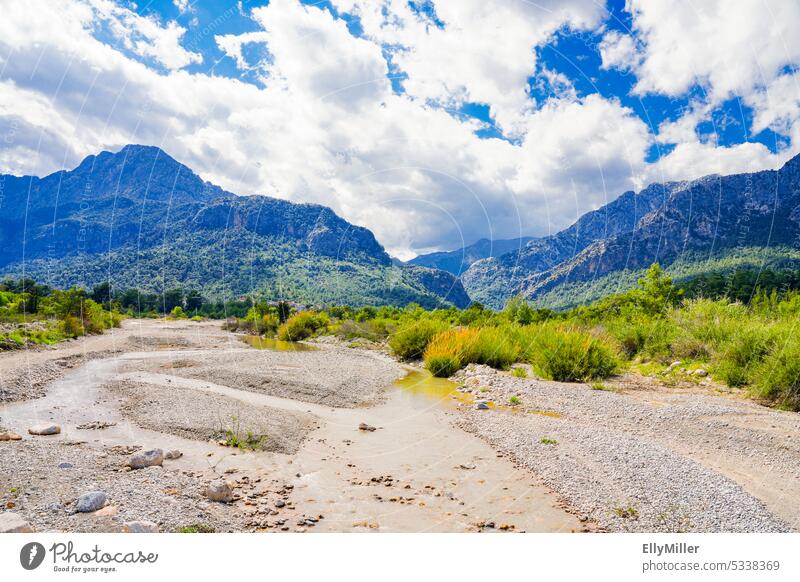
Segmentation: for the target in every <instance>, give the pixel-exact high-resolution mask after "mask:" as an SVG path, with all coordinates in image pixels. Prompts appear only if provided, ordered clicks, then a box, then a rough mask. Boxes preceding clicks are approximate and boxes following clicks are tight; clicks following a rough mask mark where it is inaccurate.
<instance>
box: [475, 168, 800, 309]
mask: <svg viewBox="0 0 800 582" xmlns="http://www.w3.org/2000/svg"><path fill="white" fill-rule="evenodd" d="M798 260H800V156H798V157H795V158H793V159H792V160H790V161H788V162H787V163H786V164H785V165H784V166H783V167H782V168H781V169H780V170H776V171H772V170H769V171H762V172H755V173H750V174H736V175H731V176H718V175H712V176H706V177H704V178H700V179H698V180H693V181H686V182H670V183H666V184H653V185H651V186H648V187H647V188H645V189H644V190H642V191H641V192H638V193H634V192H626V193H625V194H623V195H622V196H620V197H619V198H617V199H616V200H614V201H613V202H611V203H609V204H607V205H606V206H604V207H602V208H600V209H598V210H595V211H593V212H589V213H587V214H585V215H584V216H582V217H581V218H580V219H579V220H578V221H577V222H576V223H575V224H573V225H572V226H570V227H569V228H567V229H565V230H563V231H561V232H559V233H557V234H555V235H552V236H548V237H544V238H540V239H534V240H532V241H530V242H528V244H527V245H526V246H525V247H524V248H523V249H521V250H520V251H519V252H515V253H509V254H505V255H502V256H500V257H496V258H488V259H484V260H480V261H477V262H475V263H474V264H473V265H471V266H470V268H469V269H468V270H467V271H466V272H465V273H463V274H462V281H463V282H464V286H465V287H466V289H467V291H468V293H469V294H470V296H471V297H472V298H473V299H474V300H475V301H480V302H483V303H486V304H487V305H491V306H493V307H501V306H502V305H503V303H504V302H505V301H506V300H507V299H508V298H509V297H511V296H513V295H517V294H521V295H523V296H525V297H527V298H530V299H533V300H535V301H536V302H537V303H538V304H541V305H548V306H551V307H567V306H570V305H574V304H577V303H580V302H583V301H587V300H591V299H594V298H597V297H599V296H602V295H604V294H607V293H611V292H617V291H622V290H624V289H626V288H628V287H630V286H632V285H634V284H635V282H636V279H637V278H638V276H640V274H641V273H642V272H643V270H644V269H646V268H647V266H649V265H650V264H652V263H653V262H656V261H658V262H659V263H661V265H662V266H667V267H668V269H667V270H668V271H670V272H672V273H673V275H674V276H677V277H683V276H688V275H692V274H698V273H701V272H709V271H714V270H720V269H723V270H724V269H730V268H733V267H737V266H743V265H762V264H764V263H769V264H771V265H776V264H784V265H785V264H795V263H796V262H797V261H798Z"/></svg>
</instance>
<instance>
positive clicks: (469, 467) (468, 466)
mask: <svg viewBox="0 0 800 582" xmlns="http://www.w3.org/2000/svg"><path fill="white" fill-rule="evenodd" d="M458 468H459V469H465V470H467V471H469V470H472V469H474V468H475V464H474V463H462V464H460V465H459V466H458Z"/></svg>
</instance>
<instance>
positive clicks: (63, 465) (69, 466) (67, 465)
mask: <svg viewBox="0 0 800 582" xmlns="http://www.w3.org/2000/svg"><path fill="white" fill-rule="evenodd" d="M72 467H73V465H72V463H59V464H58V468H59V469H72Z"/></svg>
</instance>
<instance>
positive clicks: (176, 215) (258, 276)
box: [0, 145, 469, 306]
mask: <svg viewBox="0 0 800 582" xmlns="http://www.w3.org/2000/svg"><path fill="white" fill-rule="evenodd" d="M0 184H2V189H0V192H1V193H2V197H0V247H2V252H0V271H2V272H5V273H9V274H21V273H22V271H23V269H24V272H25V273H26V274H27V275H29V276H33V277H36V278H39V279H41V280H42V281H43V282H47V283H50V284H53V285H59V286H63V285H71V284H82V285H93V284H95V283H98V282H100V281H104V280H108V279H110V280H111V281H112V283H114V284H115V285H117V286H118V287H133V286H136V287H139V288H142V289H148V290H152V291H158V290H160V289H161V288H164V287H170V286H176V285H185V286H194V287H197V288H202V289H204V290H206V292H210V293H212V294H217V295H219V294H234V295H236V294H242V293H248V292H250V291H262V292H266V293H268V294H273V295H276V296H280V297H288V298H298V299H300V300H307V301H310V302H333V301H336V302H344V303H353V304H360V303H369V302H375V301H382V302H386V303H395V304H397V303H399V304H402V303H407V302H410V301H417V302H420V303H422V304H425V305H428V306H434V305H439V304H442V303H444V304H450V303H452V304H457V305H459V306H464V305H466V304H468V303H469V299H468V298H467V296H466V293H465V292H464V289H463V287H462V286H461V283H460V282H459V281H458V280H456V279H455V277H453V276H452V275H449V274H447V273H442V272H437V273H436V274H435V275H434V276H433V277H431V276H430V274H427V273H420V272H417V271H415V270H411V269H401V271H400V272H399V274H394V275H391V276H390V275H389V274H388V273H389V271H391V270H392V269H397V267H392V265H391V260H390V258H389V256H388V255H387V254H386V252H385V251H384V249H383V247H382V246H381V245H380V244H379V243H378V241H377V240H376V239H375V237H374V236H373V234H372V232H370V231H369V230H368V229H366V228H363V227H359V226H355V225H353V224H350V223H348V222H347V221H345V220H344V219H342V218H341V217H339V216H337V215H336V214H335V213H334V212H333V211H332V210H331V209H330V208H327V207H324V206H319V205H313V204H294V203H291V202H287V201H285V200H278V199H275V198H269V197H266V196H236V195H234V194H231V193H230V192H226V191H225V190H223V189H221V188H219V187H217V186H215V185H213V184H210V183H208V182H205V181H203V180H202V179H201V178H200V177H199V176H197V175H196V174H195V173H194V172H192V170H190V169H189V168H188V167H186V166H184V165H183V164H180V163H179V162H177V161H176V160H174V159H173V158H171V157H170V156H169V155H167V154H166V153H165V152H163V151H162V150H160V149H158V148H155V147H149V146H135V145H129V146H125V147H124V148H123V149H122V150H121V151H119V152H117V153H111V152H103V153H101V154H98V155H96V156H89V157H88V158H86V159H85V160H84V161H83V162H82V163H81V164H80V165H79V166H78V167H77V168H75V169H74V170H71V171H61V172H56V173H54V174H51V175H49V176H46V177H44V178H37V177H33V176H26V177H15V176H5V175H0ZM348 269H350V270H351V272H352V273H353V274H352V275H351V279H352V280H347V279H346V278H345V277H344V276H343V275H342V273H345V272H347V271H348ZM443 278H445V279H448V281H447V282H444V283H443V281H442V279H443ZM448 283H449V284H448ZM442 290H446V294H447V293H449V295H447V296H446V295H440V294H439V293H440V292H441V291H442ZM293 294H296V295H297V297H293V296H292V295H293Z"/></svg>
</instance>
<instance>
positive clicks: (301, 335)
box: [278, 311, 330, 341]
mask: <svg viewBox="0 0 800 582" xmlns="http://www.w3.org/2000/svg"><path fill="white" fill-rule="evenodd" d="M329 323H330V319H329V318H328V315H327V314H326V313H315V312H313V311H301V312H299V313H296V314H294V315H293V316H291V317H290V318H289V319H287V320H286V323H284V324H283V325H281V326H280V327H279V328H278V339H281V340H285V341H300V340H304V339H306V338H309V337H311V336H312V335H314V334H315V333H317V332H318V331H320V330H321V329H324V328H325V327H327V326H328V324H329Z"/></svg>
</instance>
